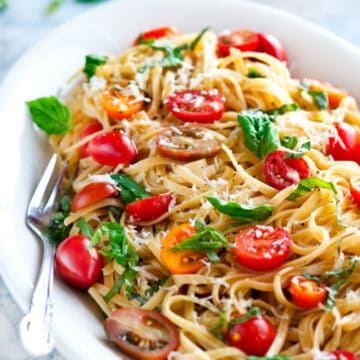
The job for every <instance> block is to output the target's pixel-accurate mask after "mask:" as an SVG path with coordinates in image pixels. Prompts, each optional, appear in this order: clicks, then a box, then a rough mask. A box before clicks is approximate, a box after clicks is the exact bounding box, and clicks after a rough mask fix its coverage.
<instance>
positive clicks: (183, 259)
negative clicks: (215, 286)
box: [160, 223, 206, 274]
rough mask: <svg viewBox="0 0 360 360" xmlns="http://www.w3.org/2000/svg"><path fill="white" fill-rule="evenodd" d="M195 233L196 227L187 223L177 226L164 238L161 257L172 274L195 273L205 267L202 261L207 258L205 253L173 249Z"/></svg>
mask: <svg viewBox="0 0 360 360" xmlns="http://www.w3.org/2000/svg"><path fill="white" fill-rule="evenodd" d="M195 234H196V229H195V227H194V226H192V225H191V224H189V223H185V224H181V225H178V226H176V227H175V228H174V229H172V230H171V231H170V232H169V234H168V235H167V236H166V237H165V238H164V240H163V243H162V248H161V252H160V258H161V260H162V262H163V263H164V264H165V265H166V267H167V268H168V269H169V271H170V272H171V273H172V274H193V273H196V272H197V271H198V270H200V269H201V268H202V267H204V263H203V262H202V261H201V260H203V259H206V255H205V254H204V253H202V252H197V251H192V250H180V251H173V250H172V248H173V247H175V246H176V245H178V244H180V243H181V242H182V241H184V240H186V239H188V238H190V237H192V236H194V235H195Z"/></svg>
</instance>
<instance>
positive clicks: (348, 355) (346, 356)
mask: <svg viewBox="0 0 360 360" xmlns="http://www.w3.org/2000/svg"><path fill="white" fill-rule="evenodd" d="M330 354H331V355H334V356H335V359H336V360H357V357H356V355H355V354H354V353H353V352H351V351H346V350H335V351H330Z"/></svg>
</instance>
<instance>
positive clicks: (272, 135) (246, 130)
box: [238, 110, 280, 159]
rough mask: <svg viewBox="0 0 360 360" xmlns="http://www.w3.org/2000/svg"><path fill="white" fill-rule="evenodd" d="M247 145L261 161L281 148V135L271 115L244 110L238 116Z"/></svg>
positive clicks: (259, 111) (258, 111)
mask: <svg viewBox="0 0 360 360" xmlns="http://www.w3.org/2000/svg"><path fill="white" fill-rule="evenodd" d="M238 122H239V124H240V126H241V128H242V131H243V134H244V139H245V144H246V146H247V147H248V149H249V150H250V151H251V152H253V153H254V154H255V155H256V156H257V157H258V158H259V159H263V158H264V157H265V156H266V155H268V154H270V153H272V152H274V151H275V150H276V149H277V148H278V147H279V146H280V140H279V134H278V130H277V129H276V127H275V126H274V125H273V124H272V122H271V117H270V115H269V114H266V113H264V112H263V111H261V110H244V111H242V112H240V113H239V114H238Z"/></svg>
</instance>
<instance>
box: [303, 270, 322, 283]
mask: <svg viewBox="0 0 360 360" xmlns="http://www.w3.org/2000/svg"><path fill="white" fill-rule="evenodd" d="M302 274H303V276H304V278H305V279H308V280H313V281H317V282H321V278H320V277H319V276H315V275H311V274H309V273H308V272H307V271H306V270H305V271H304V272H303V273H302Z"/></svg>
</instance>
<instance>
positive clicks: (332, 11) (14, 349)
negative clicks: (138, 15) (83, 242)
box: [0, 0, 360, 360]
mask: <svg viewBox="0 0 360 360" xmlns="http://www.w3.org/2000/svg"><path fill="white" fill-rule="evenodd" d="M8 1H9V7H8V9H7V10H6V11H4V12H2V13H0V81H1V80H2V79H3V77H4V76H5V74H6V72H7V71H8V70H9V68H10V67H11V65H12V64H13V63H14V62H15V61H16V60H17V59H18V58H19V57H20V56H21V55H22V54H23V53H24V52H25V50H27V49H29V48H30V47H31V46H32V45H33V44H34V43H35V42H37V41H38V40H40V39H42V38H43V37H44V36H45V35H46V34H47V33H48V32H49V31H50V30H52V29H53V28H54V27H55V26H57V25H58V24H60V23H62V22H64V21H66V20H68V19H69V18H71V17H74V16H76V15H78V14H80V13H82V12H84V11H85V10H86V9H88V8H90V7H93V6H96V5H94V4H83V3H76V2H74V1H71V0H68V1H64V5H63V6H62V7H61V8H60V9H58V11H57V12H56V13H55V14H53V15H51V16H49V15H47V14H46V13H45V11H44V9H45V8H46V6H47V4H48V3H49V2H50V0H36V1H34V0H8ZM120 1H121V0H120ZM219 1H220V0H219ZM257 2H260V3H263V4H268V5H272V6H274V7H278V8H281V9H284V10H287V11H289V12H291V13H294V14H296V15H298V16H302V17H304V18H307V19H309V20H311V21H313V22H316V23H318V24H319V25H321V26H322V27H324V28H326V29H328V30H330V31H332V32H334V33H336V34H337V35H339V36H341V37H343V38H345V39H346V40H348V41H350V42H351V43H353V44H354V45H356V46H360V1H359V0H342V1H338V0H317V1H316V2H315V1H313V0H257ZM21 316H22V312H21V311H20V309H19V307H18V306H17V304H16V303H15V301H14V300H13V299H12V297H11V295H10V294H9V292H8V290H7V289H6V287H5V285H4V282H3V280H2V278H1V277H0V360H12V359H14V360H15V359H17V360H25V359H31V358H30V357H29V356H28V355H26V353H25V351H24V350H23V349H22V347H21V345H20V342H19V339H18V335H17V326H18V323H19V320H20V319H21ZM45 359H46V360H48V359H53V360H61V359H63V358H62V357H61V356H60V355H59V354H58V353H57V352H54V354H52V355H50V356H48V357H46V358H44V359H43V360H45Z"/></svg>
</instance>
